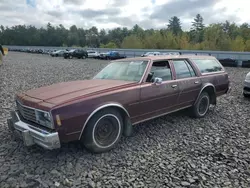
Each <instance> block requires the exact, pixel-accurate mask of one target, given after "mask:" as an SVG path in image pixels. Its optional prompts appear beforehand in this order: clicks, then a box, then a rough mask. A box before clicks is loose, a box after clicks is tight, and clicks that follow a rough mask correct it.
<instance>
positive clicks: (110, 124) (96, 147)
mask: <svg viewBox="0 0 250 188" xmlns="http://www.w3.org/2000/svg"><path fill="white" fill-rule="evenodd" d="M105 125H106V126H107V127H106V133H105V127H104V126H105ZM103 128H104V132H103V130H102V129H103ZM122 133H123V119H122V116H121V114H120V113H119V112H118V111H117V110H115V109H113V108H107V109H103V110H101V111H99V112H97V113H96V114H95V115H94V116H93V117H92V118H91V119H90V121H89V122H88V124H87V126H86V128H85V130H84V134H83V137H82V138H81V142H82V143H83V144H84V146H85V147H86V148H87V149H88V150H89V151H90V152H93V153H103V152H107V151H110V150H111V149H113V148H114V147H115V146H116V145H117V143H118V142H119V140H120V138H121V135H122ZM101 134H103V135H101ZM105 134H106V135H105ZM101 137H102V138H101ZM105 137H106V138H105Z"/></svg>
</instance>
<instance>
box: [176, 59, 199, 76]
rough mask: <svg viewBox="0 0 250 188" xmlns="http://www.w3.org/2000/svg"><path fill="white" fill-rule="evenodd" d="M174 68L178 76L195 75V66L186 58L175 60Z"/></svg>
mask: <svg viewBox="0 0 250 188" xmlns="http://www.w3.org/2000/svg"><path fill="white" fill-rule="evenodd" d="M173 64H174V69H175V72H176V78H177V79H182V78H189V77H194V76H196V75H195V72H194V70H193V68H192V67H191V66H190V65H189V63H188V62H187V61H185V60H173Z"/></svg>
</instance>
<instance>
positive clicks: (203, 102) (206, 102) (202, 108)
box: [199, 97, 209, 115]
mask: <svg viewBox="0 0 250 188" xmlns="http://www.w3.org/2000/svg"><path fill="white" fill-rule="evenodd" d="M208 106H209V100H208V98H207V97H203V98H202V99H201V100H200V105H199V114H200V115H204V114H205V113H206V112H207V109H208Z"/></svg>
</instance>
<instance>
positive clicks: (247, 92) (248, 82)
mask: <svg viewBox="0 0 250 188" xmlns="http://www.w3.org/2000/svg"><path fill="white" fill-rule="evenodd" d="M243 95H244V97H250V72H249V73H248V74H247V75H246V78H245V81H244V86H243Z"/></svg>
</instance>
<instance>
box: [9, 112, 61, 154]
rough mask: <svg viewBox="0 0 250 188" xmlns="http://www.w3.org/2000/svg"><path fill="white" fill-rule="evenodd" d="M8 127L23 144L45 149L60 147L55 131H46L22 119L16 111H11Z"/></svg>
mask: <svg viewBox="0 0 250 188" xmlns="http://www.w3.org/2000/svg"><path fill="white" fill-rule="evenodd" d="M7 123H8V127H9V129H10V130H11V131H12V132H13V133H14V134H15V136H17V137H19V138H20V139H22V140H23V142H24V145H25V146H32V145H35V144H37V145H39V146H41V147H43V148H45V149H49V150H52V149H57V148H60V147H61V144H60V139H59V136H58V133H57V132H53V133H51V132H48V131H46V130H42V129H40V128H37V127H34V126H32V125H30V124H28V123H26V122H24V121H22V120H21V119H20V117H19V115H18V113H17V112H16V111H12V112H11V119H8V120H7Z"/></svg>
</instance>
